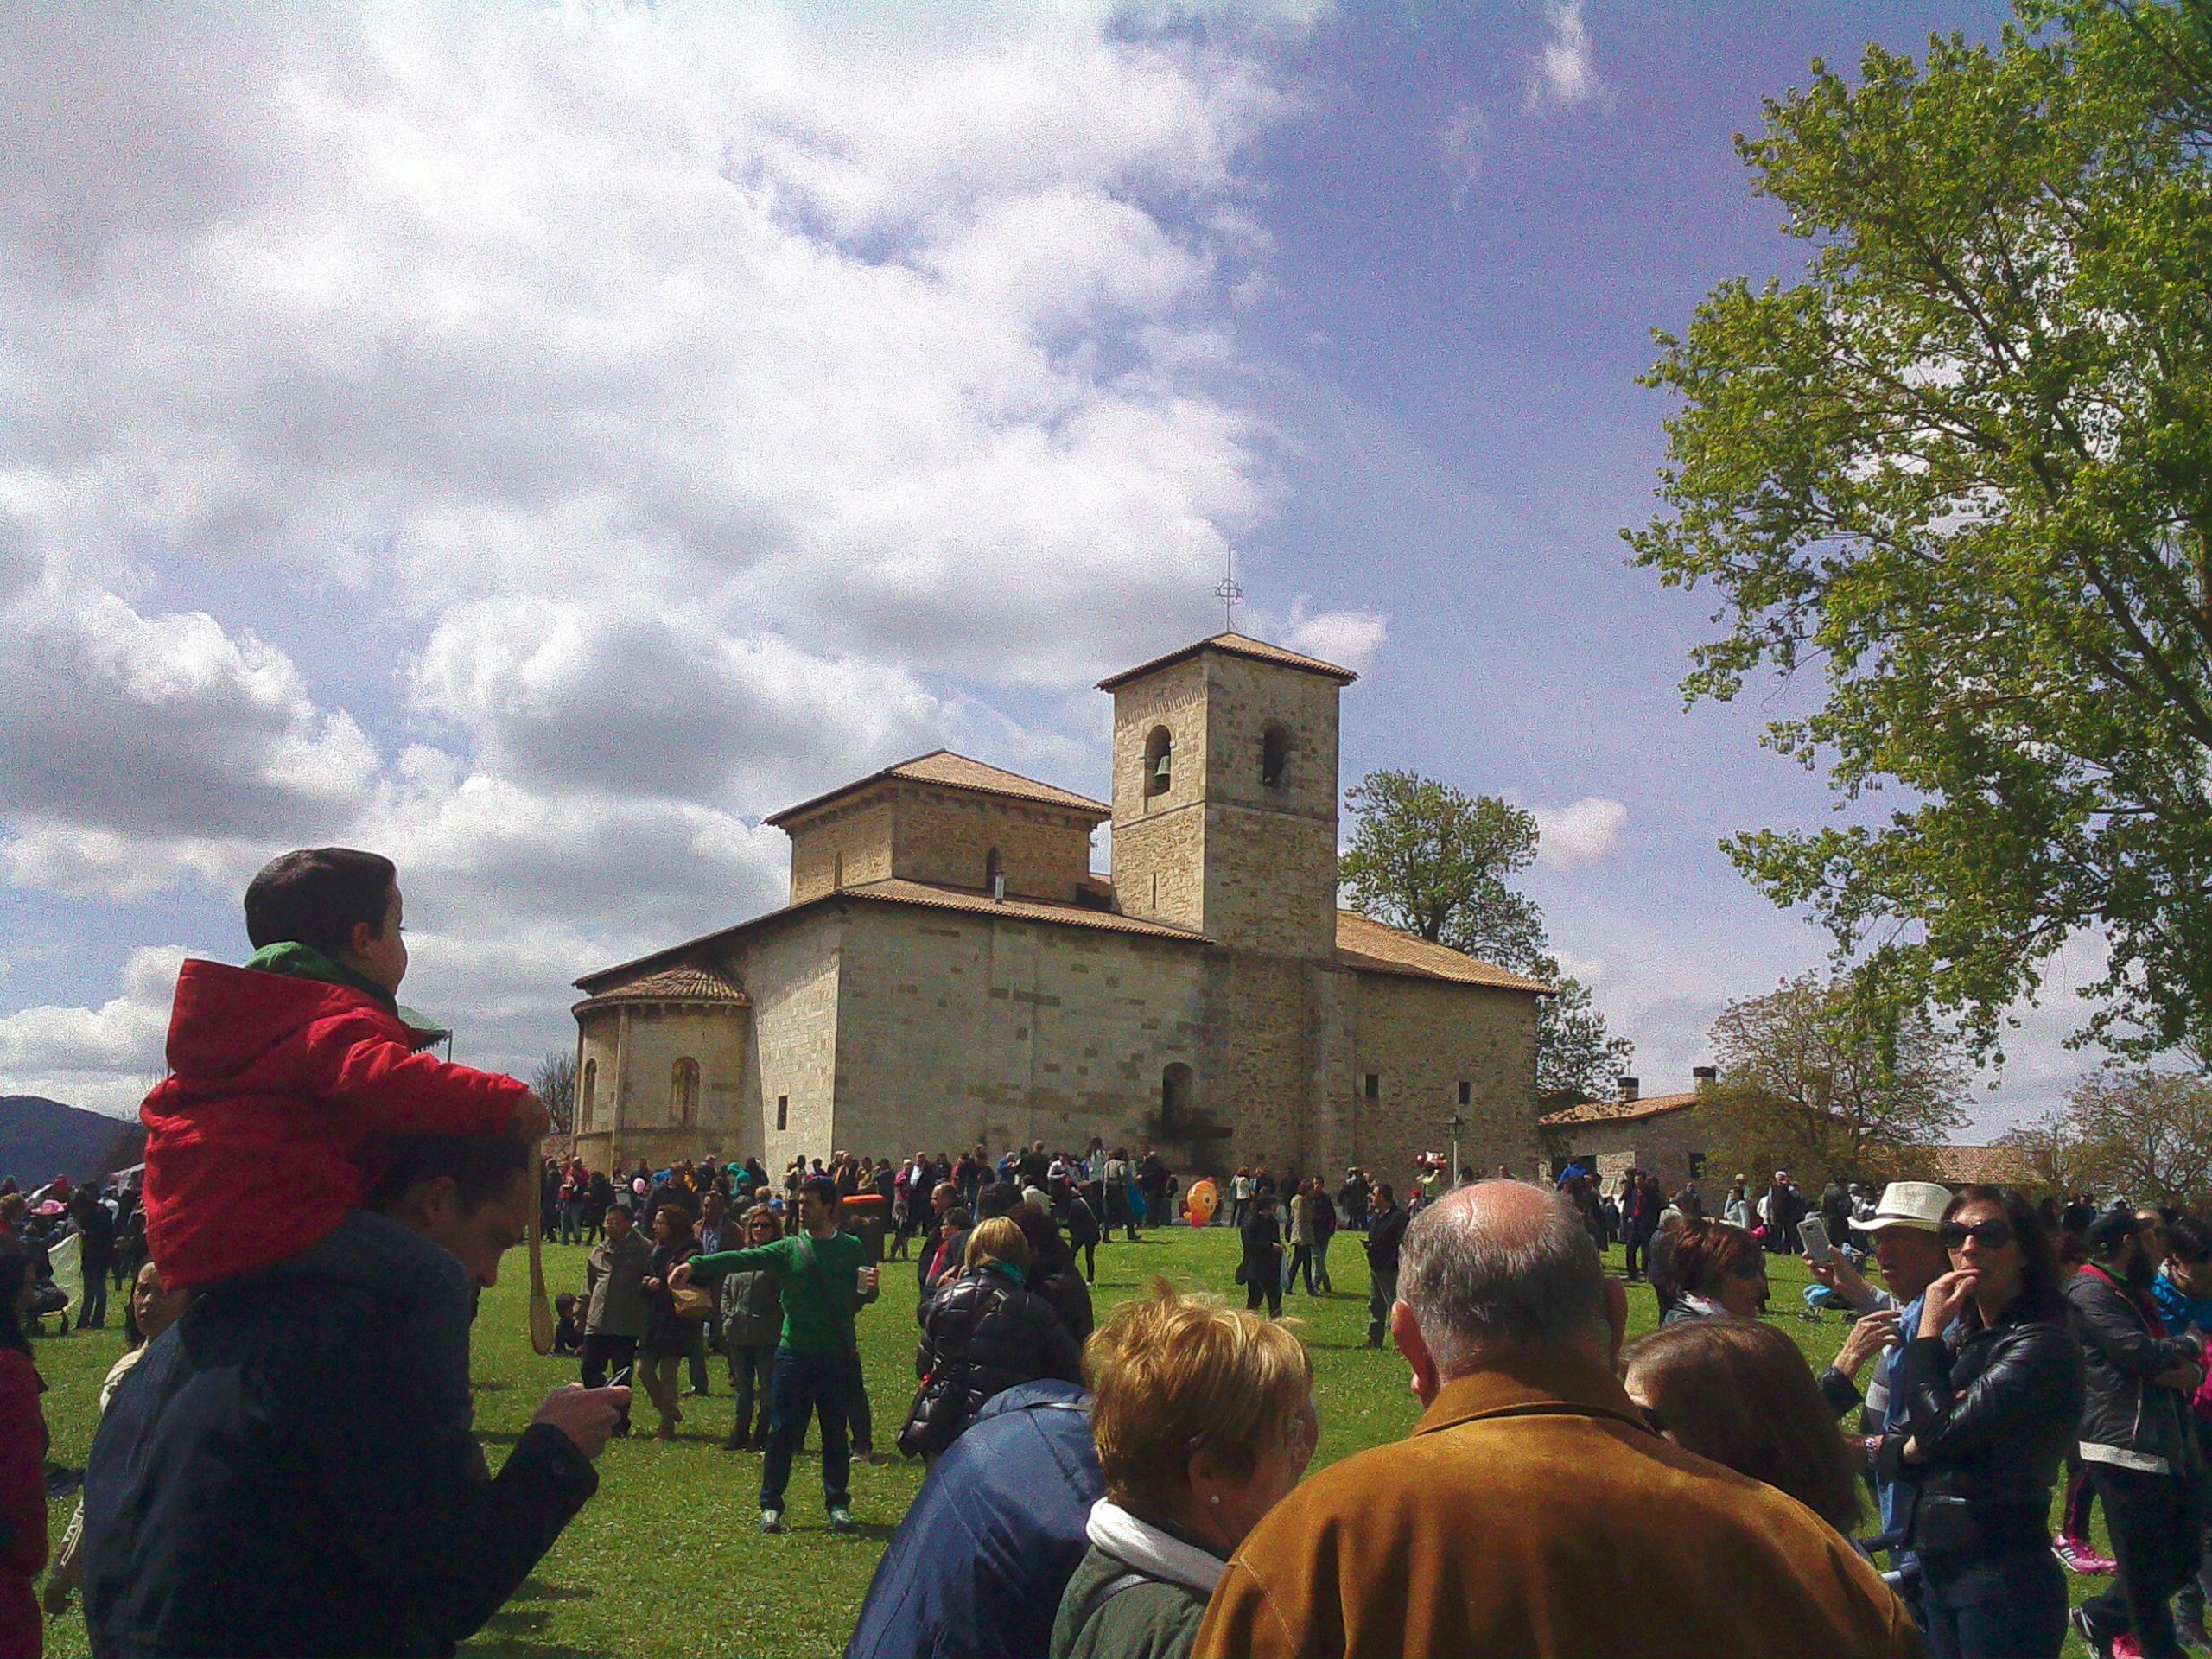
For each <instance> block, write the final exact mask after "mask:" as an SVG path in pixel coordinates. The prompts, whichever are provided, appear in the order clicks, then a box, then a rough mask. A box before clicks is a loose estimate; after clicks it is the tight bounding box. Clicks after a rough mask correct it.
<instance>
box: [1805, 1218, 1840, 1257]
mask: <svg viewBox="0 0 2212 1659" xmlns="http://www.w3.org/2000/svg"><path fill="white" fill-rule="evenodd" d="M1797 1242H1798V1243H1801V1244H1802V1245H1803V1246H1804V1247H1805V1254H1806V1255H1808V1256H1809V1257H1810V1258H1812V1260H1814V1261H1815V1262H1833V1261H1834V1260H1835V1246H1834V1244H1833V1243H1830V1242H1829V1239H1828V1224H1827V1223H1826V1222H1825V1221H1822V1220H1821V1218H1820V1217H1818V1216H1808V1217H1805V1219H1804V1220H1802V1221H1801V1222H1799V1223H1798V1224H1797Z"/></svg>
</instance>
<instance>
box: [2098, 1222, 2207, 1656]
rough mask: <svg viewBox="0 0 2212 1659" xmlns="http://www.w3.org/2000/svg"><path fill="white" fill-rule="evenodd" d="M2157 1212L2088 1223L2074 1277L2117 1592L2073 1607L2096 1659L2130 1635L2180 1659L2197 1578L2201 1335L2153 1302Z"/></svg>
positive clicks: (2159, 1245) (2150, 1649)
mask: <svg viewBox="0 0 2212 1659" xmlns="http://www.w3.org/2000/svg"><path fill="white" fill-rule="evenodd" d="M2153 1228H2157V1229H2158V1230H2159V1231H2161V1232H2162V1231H2163V1228H2162V1227H2161V1226H2160V1225H2159V1224H2158V1216H2157V1214H2156V1213H2155V1212H2152V1213H2151V1214H2150V1215H2148V1216H2142V1215H2138V1214H2135V1213H2133V1212H2132V1211H2125V1210H2120V1211H2113V1212H2111V1213H2110V1214H2107V1215H2102V1216H2100V1217H2097V1219H2096V1220H2095V1221H2094V1223H2093V1224H2091V1225H2090V1228H2089V1230H2088V1236H2087V1237H2086V1238H2085V1239H2084V1240H2083V1243H2085V1244H2086V1245H2087V1246H2088V1252H2089V1259H2088V1262H2085V1263H2083V1264H2082V1269H2081V1271H2080V1272H2078V1273H2077V1274H2075V1275H2074V1277H2073V1278H2072V1279H2071V1280H2069V1281H2068V1282H2067V1286H2066V1318H2067V1324H2068V1325H2069V1327H2070V1328H2071V1329H2072V1331H2073V1333H2074V1339H2075V1341H2076V1342H2077V1343H2079V1344H2081V1347H2082V1364H2083V1367H2084V1369H2085V1370H2086V1371H2087V1373H2088V1398H2087V1399H2086V1401H2085V1402H2084V1403H2083V1405H2082V1462H2083V1464H2084V1465H2087V1467H2088V1477H2089V1484H2091V1485H2092V1486H2093V1487H2094V1489H2095V1491H2096V1494H2097V1497H2099V1498H2100V1499H2101V1500H2102V1501H2103V1503H2104V1506H2105V1524H2106V1525H2107V1527H2108V1528H2109V1529H2111V1532H2112V1553H2113V1556H2114V1558H2115V1559H2116V1560H2118V1561H2119V1563H2120V1571H2119V1573H2118V1574H2117V1577H2116V1580H2115V1581H2114V1583H2113V1587H2112V1588H2111V1589H2110V1590H2107V1592H2104V1594H2102V1595H2100V1596H2093V1597H2091V1598H2090V1599H2088V1601H2086V1602H2084V1603H2082V1605H2080V1606H2079V1607H2076V1608H2075V1610H2074V1614H2073V1618H2074V1627H2075V1630H2079V1631H2080V1632H2081V1633H2082V1640H2083V1641H2085V1642H2086V1643H2088V1647H2089V1651H2090V1653H2091V1654H2093V1655H2094V1656H2096V1659H2105V1656H2107V1655H2110V1654H2111V1653H2112V1652H2113V1650H2114V1647H2115V1645H2116V1643H2118V1641H2119V1638H2120V1637H2121V1636H2123V1635H2124V1634H2126V1633H2127V1632H2129V1631H2131V1630H2132V1631H2133V1634H2134V1637H2135V1640H2136V1641H2137V1643H2139V1644H2140V1646H2141V1650H2142V1652H2143V1654H2144V1655H2145V1659H2176V1656H2178V1655H2179V1654H2180V1652H2181V1646H2180V1642H2179V1638H2178V1637H2177V1636H2176V1634H2175V1630H2174V1621H2173V1613H2172V1611H2171V1608H2170V1607H2169V1606H2168V1603H2169V1601H2170V1600H2171V1598H2172V1596H2173V1593H2174V1592H2175V1591H2177V1590H2178V1589H2180V1588H2181V1586H2183V1584H2185V1583H2187V1582H2188V1581H2189V1580H2190V1578H2192V1577H2193V1576H2195V1574H2196V1557H2197V1548H2198V1542H2199V1539H2200V1535H2201V1533H2202V1524H2201V1522H2202V1516H2201V1503H2202V1500H2201V1498H2200V1497H2199V1496H2198V1491H2197V1485H2196V1469H2197V1463H2198V1459H2199V1456H2200V1453H2199V1451H2198V1447H2197V1440H2196V1421H2195V1419H2194V1418H2193V1417H2192V1416H2191V1415H2190V1406H2189V1402H2190V1395H2193V1394H2194V1393H2195V1392H2196V1387H2197V1384H2198V1383H2201V1382H2202V1380H2203V1376H2204V1370H2203V1354H2202V1348H2201V1346H2200V1344H2198V1342H2197V1341H2196V1338H2193V1337H2178V1336H2169V1335H2168V1334H2167V1333H2166V1327H2165V1324H2164V1320H2163V1319H2160V1318H2159V1315H2158V1304H2157V1303H2156V1302H2155V1301H2154V1300H2152V1296H2151V1281H2152V1275H2153V1274H2156V1273H2157V1271H2158V1262H2159V1261H2160V1260H2161V1259H2162V1258H2163V1256H2164V1253H2165V1252H2164V1240H2163V1238H2159V1239H2158V1241H2157V1242H2156V1243H2155V1244H2153V1243H2152V1242H2151V1241H2150V1240H2148V1239H2146V1238H2145V1233H2146V1231H2149V1230H2152V1229H2153Z"/></svg>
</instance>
